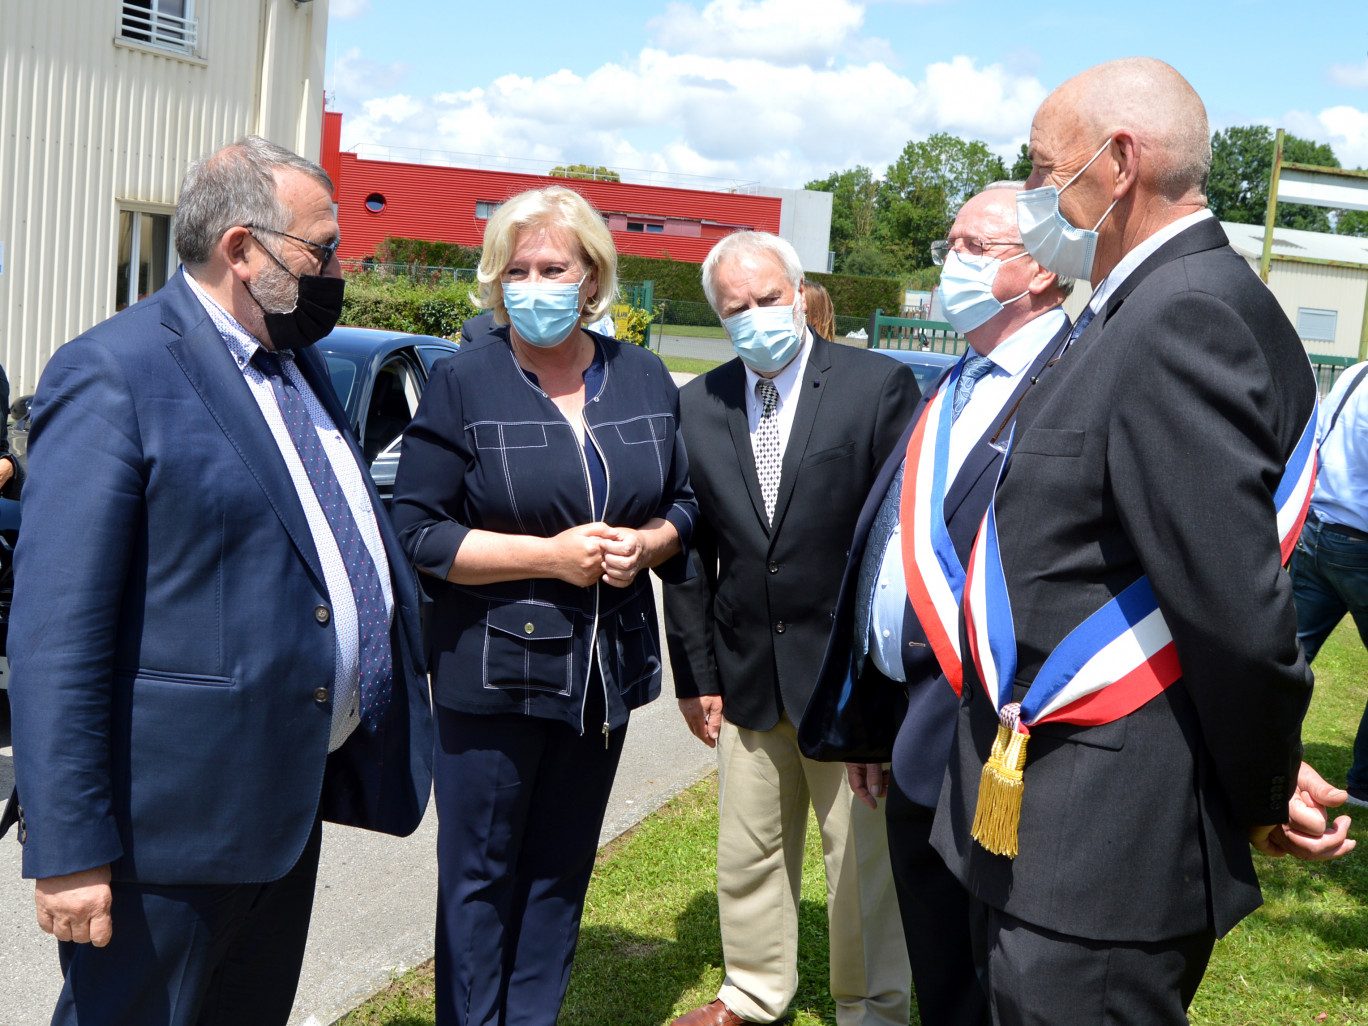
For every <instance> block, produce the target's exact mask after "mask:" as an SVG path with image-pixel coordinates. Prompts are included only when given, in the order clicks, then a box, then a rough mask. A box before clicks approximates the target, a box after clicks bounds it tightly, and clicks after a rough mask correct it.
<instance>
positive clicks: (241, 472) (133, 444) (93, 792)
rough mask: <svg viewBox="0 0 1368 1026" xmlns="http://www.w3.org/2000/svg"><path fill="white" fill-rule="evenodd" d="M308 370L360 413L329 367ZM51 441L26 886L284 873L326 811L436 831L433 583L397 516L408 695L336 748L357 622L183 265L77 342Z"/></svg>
mask: <svg viewBox="0 0 1368 1026" xmlns="http://www.w3.org/2000/svg"><path fill="white" fill-rule="evenodd" d="M182 273H183V272H182ZM298 362H299V366H300V369H301V370H302V372H303V374H304V376H305V378H306V379H307V380H308V382H309V384H310V385H311V386H312V388H313V390H314V392H315V393H317V395H318V397H319V399H320V401H321V402H322V403H323V405H324V406H325V407H326V408H327V409H328V411H329V413H330V414H331V416H332V417H333V419H334V421H335V422H336V423H337V424H338V425H339V426H341V425H345V424H346V417H345V415H344V413H343V411H342V409H341V407H340V406H339V404H338V403H337V401H336V397H335V395H334V394H333V392H332V389H331V387H330V386H329V383H328V373H327V369H326V366H325V364H324V362H323V359H322V357H321V356H319V354H318V353H317V352H315V351H314V350H305V351H303V352H302V353H300V354H299V359H298ZM347 434H348V440H349V442H350V443H351V449H352V453H353V456H355V457H356V458H357V460H358V461H360V454H359V453H358V452H357V450H356V447H355V444H354V441H353V440H351V439H350V432H347ZM29 446H30V448H29V469H30V476H29V483H28V486H27V487H26V488H25V491H24V499H23V514H24V527H23V530H22V532H21V534H20V540H19V544H18V548H17V552H16V558H15V565H16V570H15V589H14V606H13V618H12V621H11V628H10V638H9V645H10V648H9V655H10V661H11V665H12V667H13V679H12V682H11V689H10V701H11V705H12V709H13V736H14V755H15V778H16V785H17V788H18V793H19V799H20V802H21V803H22V808H23V811H24V825H23V828H22V829H23V837H22V839H23V841H24V860H23V869H24V875H25V876H27V877H48V876H54V875H59V874H65V873H71V872H76V871H79V870H83V869H88V868H91V867H94V866H99V865H103V864H104V863H112V866H113V873H114V878H115V879H116V880H137V881H144V882H152V883H159V884H219V883H238V882H254V881H266V880H273V879H276V878H279V877H280V876H282V875H284V874H285V872H287V871H288V870H289V868H290V867H291V866H292V865H293V864H294V863H295V861H296V860H297V858H298V856H299V854H300V852H301V850H302V849H303V847H304V843H305V841H306V839H307V838H308V836H309V832H310V830H311V829H312V827H313V823H314V819H315V816H316V815H317V814H319V813H320V812H321V814H322V815H323V816H324V817H325V818H327V819H330V820H334V821H336V822H341V823H348V824H351V825H355V826H362V827H368V828H371V829H377V830H382V831H385V832H387V833H394V834H401V835H402V834H407V833H409V832H411V831H412V830H413V829H414V827H416V826H417V825H418V822H419V820H420V819H421V818H422V814H423V810H424V808H425V807H426V805H427V796H428V789H429V784H430V780H431V752H432V721H431V715H430V711H429V707H428V699H427V688H426V681H425V678H424V674H423V668H422V665H421V660H422V655H421V653H422V646H421V644H420V639H419V627H418V591H417V584H416V580H415V575H414V572H413V570H412V568H411V567H410V566H409V563H408V561H407V559H406V558H405V557H404V554H403V550H402V549H400V547H399V545H398V541H397V539H396V538H395V535H394V531H393V529H392V528H391V527H390V525H389V522H388V520H387V518H386V517H385V516H384V515H383V514H381V515H380V516H379V517H378V518H377V519H378V521H379V525H380V532H381V537H382V538H383V540H384V544H385V548H386V551H387V554H388V556H389V562H390V569H391V573H392V578H393V581H392V583H393V587H394V597H395V623H394V628H393V631H392V634H391V641H392V644H393V654H394V670H395V692H394V700H393V701H392V702H391V703H390V706H389V709H388V711H387V713H386V715H385V718H384V721H383V723H382V725H381V727H380V729H378V730H377V731H376V732H375V733H373V734H372V733H368V732H367V731H366V729H365V728H364V727H361V728H358V729H357V730H356V732H355V733H353V734H352V736H351V738H349V739H348V741H347V742H346V743H345V744H344V745H343V746H342V747H341V748H340V749H339V750H338V751H337V752H335V753H333V754H332V755H329V754H328V751H327V748H328V736H329V732H330V727H331V722H332V690H333V686H334V680H333V674H334V663H335V644H334V638H333V632H334V622H333V617H332V615H331V610H330V608H329V604H328V592H327V589H326V587H325V586H324V579H323V573H322V569H321V566H320V564H319V559H318V554H317V552H316V551H315V549H314V545H313V540H312V536H311V534H310V532H309V526H308V522H307V520H306V518H305V515H304V510H303V508H302V507H301V505H300V503H299V500H298V497H297V494H296V492H295V488H294V485H293V484H292V482H291V480H290V477H289V473H288V471H287V469H286V466H285V462H284V460H283V459H282V458H281V456H280V451H279V449H278V448H277V446H276V443H275V441H274V440H273V439H272V436H271V433H270V429H269V428H268V427H267V425H266V422H265V420H264V419H263V418H262V415H261V411H260V409H259V408H258V406H257V404H256V402H255V400H254V399H253V397H252V395H251V391H250V389H249V388H248V386H247V383H246V381H245V380H244V379H243V376H242V373H241V371H240V370H239V369H238V367H237V365H236V363H235V362H234V361H233V359H232V357H231V356H230V355H229V352H228V349H227V347H226V346H225V345H224V343H223V340H222V338H221V337H220V336H219V333H218V331H217V329H216V328H215V327H214V325H213V322H212V321H211V320H210V318H209V316H208V314H207V313H206V312H205V310H204V308H203V306H202V305H201V304H200V302H199V301H198V299H196V297H195V296H194V294H193V293H192V292H191V291H190V288H189V286H188V285H187V284H186V283H185V281H184V279H183V277H182V274H177V275H176V276H175V277H174V278H173V279H172V280H171V282H170V283H169V284H168V285H167V286H166V287H165V288H164V289H162V290H161V291H160V292H158V293H157V294H156V295H155V296H153V297H151V298H150V299H147V300H145V301H143V302H141V303H138V304H137V305H135V306H133V307H131V308H129V309H128V310H126V311H124V312H123V313H121V314H119V315H117V316H115V317H114V318H112V319H110V320H108V321H105V322H104V323H103V324H100V325H98V326H96V327H95V328H93V329H91V330H90V331H89V332H87V333H86V334H84V335H82V336H81V337H79V338H77V339H75V340H74V341H72V342H69V343H67V344H66V345H64V346H63V347H62V348H61V349H59V350H58V351H57V353H56V354H54V356H53V358H52V360H51V361H50V362H49V363H48V365H47V368H46V369H45V370H44V372H43V376H42V380H41V381H40V383H39V386H38V391H37V394H36V396H35V398H34V402H33V428H32V433H31V435H30V439H29ZM364 476H366V475H363V477H364ZM367 486H368V488H369V487H370V486H369V479H368V477H367ZM370 494H371V501H372V503H374V504H375V506H376V508H377V509H379V508H380V500H379V498H378V497H377V496H376V494H375V492H374V489H373V488H371V489H370Z"/></svg>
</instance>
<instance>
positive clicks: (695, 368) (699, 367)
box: [661, 356, 719, 374]
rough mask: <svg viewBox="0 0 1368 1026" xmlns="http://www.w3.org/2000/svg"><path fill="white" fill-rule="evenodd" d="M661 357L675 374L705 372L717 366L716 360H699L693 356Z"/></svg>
mask: <svg viewBox="0 0 1368 1026" xmlns="http://www.w3.org/2000/svg"><path fill="white" fill-rule="evenodd" d="M661 359H662V360H664V361H665V366H666V367H668V368H670V370H672V371H674V372H675V373H676V374H706V373H707V372H708V371H710V370H712V369H713V368H714V367H716V366H719V365H718V362H717V361H716V360H700V359H698V358H697V357H694V356H662V357H661Z"/></svg>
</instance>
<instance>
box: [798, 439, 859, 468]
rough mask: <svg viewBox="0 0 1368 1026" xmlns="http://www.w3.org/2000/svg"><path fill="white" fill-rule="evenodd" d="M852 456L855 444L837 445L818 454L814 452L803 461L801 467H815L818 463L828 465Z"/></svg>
mask: <svg viewBox="0 0 1368 1026" xmlns="http://www.w3.org/2000/svg"><path fill="white" fill-rule="evenodd" d="M854 454H855V443H854V442H845V443H844V444H842V445H838V446H836V447H835V448H832V449H822V450H821V451H820V452H814V453H812V454H810V455H809V456H808V457H807V458H806V459H804V460H803V466H805V467H812V466H816V465H817V464H818V463H828V462H830V461H831V460H840V459H845V458H846V457H848V456H853V455H854Z"/></svg>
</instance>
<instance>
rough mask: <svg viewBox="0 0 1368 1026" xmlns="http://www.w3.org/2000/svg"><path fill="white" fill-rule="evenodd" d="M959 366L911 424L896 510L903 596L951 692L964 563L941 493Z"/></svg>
mask: <svg viewBox="0 0 1368 1026" xmlns="http://www.w3.org/2000/svg"><path fill="white" fill-rule="evenodd" d="M966 355H967V354H966ZM963 367H964V357H960V360H959V362H958V363H956V364H955V366H954V369H953V370H951V372H950V374H949V375H948V376H947V378H946V380H945V381H944V383H943V384H942V385H941V387H940V389H939V390H937V392H936V394H935V395H934V396H932V398H931V400H930V401H929V402H928V403H927V404H926V406H925V407H924V408H923V409H922V415H921V418H920V419H919V420H918V421H917V426H916V427H915V428H913V429H912V437H911V438H910V439H909V440H908V443H907V462H906V466H905V469H904V470H903V490H902V499H901V502H900V506H899V511H898V512H899V521H900V523H902V525H903V532H902V559H903V573H904V575H905V576H906V578H907V597H908V599H909V600H910V601H911V603H912V608H913V609H914V610H915V611H916V613H917V619H918V620H919V621H920V622H921V626H922V630H923V631H924V632H925V633H926V640H927V641H928V642H930V644H931V651H932V652H934V653H935V654H936V659H937V660H938V661H939V662H940V666H941V671H942V672H943V673H944V674H945V678H946V680H948V681H949V682H950V686H951V687H952V688H954V689H955V694H956V695H958V694H959V693H960V690H961V688H962V687H963V682H964V665H963V662H962V661H961V657H960V640H959V607H960V597H961V595H963V593H964V567H963V566H961V565H960V561H959V556H958V555H957V554H956V553H955V546H954V544H953V543H952V542H951V540H950V531H949V529H948V528H947V527H946V526H945V492H946V489H947V488H948V487H949V486H950V481H949V480H948V477H949V474H948V473H947V468H948V466H949V463H950V425H951V423H952V422H953V420H954V417H953V412H952V407H953V403H952V402H951V398H952V397H953V396H954V394H955V385H956V383H957V382H958V381H959V376H960V371H961V370H962V369H963Z"/></svg>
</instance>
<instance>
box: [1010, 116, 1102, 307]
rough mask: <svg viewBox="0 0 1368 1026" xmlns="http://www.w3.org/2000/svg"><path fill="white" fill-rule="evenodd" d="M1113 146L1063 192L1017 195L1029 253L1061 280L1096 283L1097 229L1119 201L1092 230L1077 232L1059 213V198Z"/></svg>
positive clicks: (1047, 189) (1029, 191)
mask: <svg viewBox="0 0 1368 1026" xmlns="http://www.w3.org/2000/svg"><path fill="white" fill-rule="evenodd" d="M1110 145H1111V140H1110V139H1108V140H1107V141H1106V142H1104V143H1103V144H1102V148H1101V149H1100V150H1098V151H1097V152H1096V153H1094V154H1093V155H1092V158H1091V159H1090V160H1089V161H1088V162H1087V163H1086V164H1084V165H1083V166H1082V167H1081V168H1079V169H1078V174H1077V175H1074V176H1073V177H1072V178H1070V179H1069V180H1068V181H1067V182H1065V183H1064V186H1063V188H1059V189H1056V188H1055V187H1054V186H1053V185H1045V186H1042V187H1041V188H1039V189H1027V190H1025V191H1024V192H1019V193H1017V227H1018V228H1019V229H1020V231H1021V239H1022V241H1023V242H1025V243H1026V251H1027V252H1028V253H1030V254H1031V256H1033V257H1035V260H1036V263H1038V264H1040V266H1041V267H1043V268H1045V269H1046V270H1047V271H1054V273H1055V274H1057V275H1059V276H1060V277H1061V278H1081V279H1083V280H1084V281H1091V280H1092V265H1093V257H1095V256H1096V255H1097V229H1098V228H1100V227H1102V222H1103V221H1105V220H1106V219H1107V214H1110V213H1111V212H1112V207H1115V206H1116V204H1117V202H1118V201H1117V200H1113V201H1112V205H1111V206H1110V207H1108V208H1107V210H1106V213H1104V214H1103V215H1102V216H1101V217H1099V218H1098V219H1097V224H1095V225H1093V226H1092V229H1091V230H1088V229H1086V228H1077V227H1075V226H1074V225H1072V224H1070V223H1069V222H1068V221H1067V220H1065V218H1064V215H1063V214H1061V213H1060V212H1059V194H1060V193H1061V192H1063V191H1064V189H1067V188H1068V187H1069V186H1071V185H1073V183H1074V182H1076V181H1078V175H1081V174H1082V173H1083V172H1084V171H1086V170H1088V168H1089V167H1091V166H1092V162H1093V161H1094V160H1096V159H1097V158H1098V157H1100V156H1102V154H1103V152H1105V151H1106V149H1107V147H1108V146H1110Z"/></svg>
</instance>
